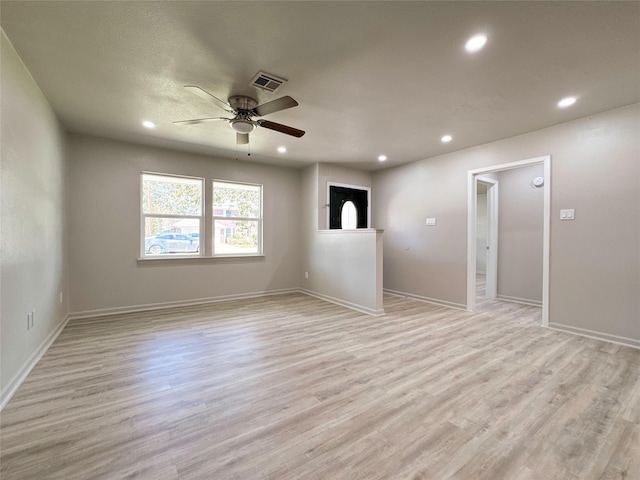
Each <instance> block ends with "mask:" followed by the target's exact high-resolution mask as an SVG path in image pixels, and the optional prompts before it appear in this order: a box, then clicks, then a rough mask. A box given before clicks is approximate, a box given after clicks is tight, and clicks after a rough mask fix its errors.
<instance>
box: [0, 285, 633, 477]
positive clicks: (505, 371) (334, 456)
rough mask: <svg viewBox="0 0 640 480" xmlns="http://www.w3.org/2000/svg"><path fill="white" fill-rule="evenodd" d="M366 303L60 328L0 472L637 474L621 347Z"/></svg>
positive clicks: (28, 384)
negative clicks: (363, 307) (371, 312)
mask: <svg viewBox="0 0 640 480" xmlns="http://www.w3.org/2000/svg"><path fill="white" fill-rule="evenodd" d="M384 300H385V309H386V311H387V314H386V315H385V316H383V317H378V318H374V317H370V316H367V315H361V314H358V313H355V312H353V311H350V310H347V309H344V308H342V307H339V306H336V305H332V304H330V303H325V302H323V301H321V300H317V299H315V298H312V297H309V296H305V295H301V294H288V295H278V296H273V297H266V298H260V299H251V300H243V301H232V302H225V303H218V304H213V305H208V306H199V307H189V308H180V309H171V310H163V311H155V312H146V313H137V314H123V315H117V316H109V317H101V318H94V319H85V320H75V321H71V322H70V323H69V324H68V326H67V327H66V328H65V329H64V331H63V332H62V333H61V335H60V337H59V338H58V339H57V340H56V342H55V343H54V344H53V345H52V346H51V348H50V349H49V351H48V352H47V353H46V354H45V356H44V357H43V358H42V360H41V361H40V362H39V363H38V365H37V366H36V367H35V368H34V370H33V371H32V372H31V374H30V375H29V376H28V378H27V379H26V381H25V382H24V384H23V385H22V386H21V387H20V389H19V390H18V392H17V393H16V395H15V396H14V398H13V399H12V400H11V401H10V402H9V404H8V405H7V406H6V408H5V409H4V411H3V412H2V414H1V419H0V428H1V440H0V446H1V457H0V478H2V480H11V479H38V480H39V479H65V480H74V479H82V480H85V479H122V478H143V479H153V480H163V479H184V480H187V479H215V480H223V479H243V480H252V479H284V480H290V479H301V480H313V479H330V480H342V479H345V480H356V479H367V480H375V479H409V480H418V479H435V480H444V479H449V478H456V479H474V480H475V479H491V480H496V479H509V480H525V479H530V480H554V479H558V480H560V479H562V480H572V479H573V480H575V479H626V480H632V479H640V351H638V350H634V349H631V348H626V347H621V346H617V345H613V344H609V343H604V342H600V341H597V340H591V339H587V338H582V337H578V336H573V335H569V334H566V333H562V332H557V331H553V330H547V329H542V328H540V327H539V326H538V324H539V309H536V308H534V307H523V308H521V307H518V306H517V305H507V306H504V305H503V306H502V310H500V309H489V310H487V311H486V312H473V313H470V312H465V311H461V310H455V309H450V308H446V307H441V306H436V305H432V304H428V303H423V302H419V301H415V300H409V299H405V298H400V297H395V296H385V299H384Z"/></svg>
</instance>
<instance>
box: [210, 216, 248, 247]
mask: <svg viewBox="0 0 640 480" xmlns="http://www.w3.org/2000/svg"><path fill="white" fill-rule="evenodd" d="M258 228H259V227H258V222H257V221H254V220H248V221H245V220H222V219H217V220H215V222H214V233H213V238H214V253H215V254H216V255H225V254H233V253H244V254H247V253H260V252H259V250H258Z"/></svg>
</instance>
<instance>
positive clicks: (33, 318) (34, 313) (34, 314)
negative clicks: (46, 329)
mask: <svg viewBox="0 0 640 480" xmlns="http://www.w3.org/2000/svg"><path fill="white" fill-rule="evenodd" d="M35 318H36V311H35V310H32V311H31V328H33V326H34V324H35V321H36V320H35Z"/></svg>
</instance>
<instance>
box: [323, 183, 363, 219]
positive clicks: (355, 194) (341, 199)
mask: <svg viewBox="0 0 640 480" xmlns="http://www.w3.org/2000/svg"><path fill="white" fill-rule="evenodd" d="M367 197H368V192H367V190H359V189H357V188H347V187H338V186H335V185H330V186H329V228H330V229H340V228H342V207H343V206H344V204H345V203H346V202H349V201H351V202H353V204H354V205H355V206H356V211H357V214H358V224H357V227H358V228H367V207H368V206H369V201H368V198H367Z"/></svg>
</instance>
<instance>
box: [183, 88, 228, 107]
mask: <svg viewBox="0 0 640 480" xmlns="http://www.w3.org/2000/svg"><path fill="white" fill-rule="evenodd" d="M184 88H186V89H187V90H189V91H190V92H191V93H195V94H196V95H198V96H199V97H200V98H204V99H205V100H211V99H212V98H213V99H214V100H216V101H218V102H219V103H220V104H221V105H224V107H222V108H224V109H225V110H226V111H227V112H233V109H232V108H231V105H229V104H228V103H227V102H225V101H224V100H220V99H219V98H218V97H216V96H215V95H213V94H211V93H209V92H207V91H206V90H205V89H204V88H200V87H198V86H197V85H185V86H184ZM221 105H219V106H221Z"/></svg>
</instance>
